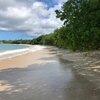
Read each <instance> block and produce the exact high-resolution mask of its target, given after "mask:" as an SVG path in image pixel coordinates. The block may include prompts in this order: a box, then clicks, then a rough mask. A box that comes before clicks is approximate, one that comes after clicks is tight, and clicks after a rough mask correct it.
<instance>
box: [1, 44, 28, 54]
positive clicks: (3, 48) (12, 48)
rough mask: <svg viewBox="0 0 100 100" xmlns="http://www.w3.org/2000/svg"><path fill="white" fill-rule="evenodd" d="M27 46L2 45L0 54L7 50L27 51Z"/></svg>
mask: <svg viewBox="0 0 100 100" xmlns="http://www.w3.org/2000/svg"><path fill="white" fill-rule="evenodd" d="M27 47H28V46H27V45H19V44H0V52H2V51H7V50H16V49H25V48H27Z"/></svg>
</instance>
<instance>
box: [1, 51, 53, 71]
mask: <svg viewBox="0 0 100 100" xmlns="http://www.w3.org/2000/svg"><path fill="white" fill-rule="evenodd" d="M42 56H43V57H48V51H47V50H45V49H44V50H37V51H34V52H33V51H29V52H27V53H25V54H22V55H19V56H15V57H11V58H6V59H3V60H2V59H1V60H0V70H3V69H9V68H24V67H27V66H29V65H32V64H41V63H46V62H43V61H41V60H39V59H40V58H41V57H42ZM49 56H50V55H49ZM51 56H52V55H51Z"/></svg>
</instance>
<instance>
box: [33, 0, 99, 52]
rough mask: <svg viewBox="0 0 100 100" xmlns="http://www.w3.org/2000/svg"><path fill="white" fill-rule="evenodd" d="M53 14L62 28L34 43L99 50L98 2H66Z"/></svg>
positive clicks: (71, 0)
mask: <svg viewBox="0 0 100 100" xmlns="http://www.w3.org/2000/svg"><path fill="white" fill-rule="evenodd" d="M55 12H56V15H57V16H56V17H57V18H60V20H62V21H63V22H64V24H63V26H62V27H61V28H59V29H56V30H55V31H54V32H53V33H51V34H48V35H42V36H40V37H38V38H37V39H33V42H34V43H36V44H45V45H54V46H58V47H61V48H68V49H72V50H80V51H85V50H96V49H100V0H68V1H66V2H65V3H64V4H63V6H62V8H61V10H56V11H55Z"/></svg>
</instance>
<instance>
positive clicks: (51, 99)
mask: <svg viewBox="0 0 100 100" xmlns="http://www.w3.org/2000/svg"><path fill="white" fill-rule="evenodd" d="M39 60H42V61H43V60H44V62H45V61H46V60H49V61H50V62H48V63H47V62H46V63H43V64H41V65H40V64H34V65H31V66H29V67H27V68H16V69H8V70H2V71H1V72H0V88H2V89H0V100H100V93H99V92H98V91H96V89H94V88H92V87H91V84H90V83H89V82H87V81H84V80H83V79H82V78H81V77H80V76H78V77H77V76H76V75H75V73H74V72H73V70H72V62H70V61H67V62H66V61H64V60H62V59H60V58H59V57H58V56H56V55H54V56H53V57H44V58H42V59H39Z"/></svg>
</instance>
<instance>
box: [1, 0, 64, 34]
mask: <svg viewBox="0 0 100 100" xmlns="http://www.w3.org/2000/svg"><path fill="white" fill-rule="evenodd" d="M29 1H30V2H28V1H26V0H0V30H3V31H7V30H8V31H23V32H25V33H26V34H29V35H33V34H44V33H49V32H52V31H53V30H54V29H56V28H58V27H60V26H61V25H62V22H61V21H60V20H59V19H57V18H56V14H55V10H56V9H60V8H61V5H62V2H63V1H64V0H60V1H59V3H58V5H55V6H54V7H49V6H48V5H47V4H45V3H43V2H39V1H36V0H29Z"/></svg>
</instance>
